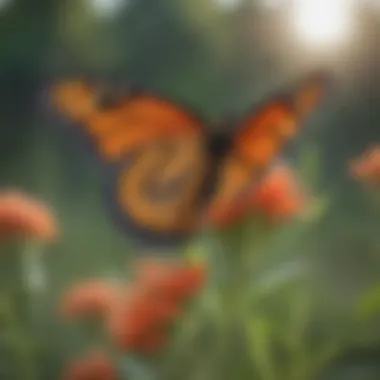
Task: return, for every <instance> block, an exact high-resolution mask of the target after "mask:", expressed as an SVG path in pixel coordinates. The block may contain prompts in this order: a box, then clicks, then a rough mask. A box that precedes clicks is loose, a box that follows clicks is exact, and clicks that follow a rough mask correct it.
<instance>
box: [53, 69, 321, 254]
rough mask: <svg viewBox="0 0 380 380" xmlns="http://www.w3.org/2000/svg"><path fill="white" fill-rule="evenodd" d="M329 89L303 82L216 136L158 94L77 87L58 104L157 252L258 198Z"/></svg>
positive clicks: (316, 76) (123, 217)
mask: <svg viewBox="0 0 380 380" xmlns="http://www.w3.org/2000/svg"><path fill="white" fill-rule="evenodd" d="M328 84H329V80H328V76H327V75H325V74H322V73H313V74H311V75H309V76H307V77H305V78H303V79H302V80H301V81H300V82H299V84H298V85H297V86H296V88H295V89H293V90H292V91H290V92H289V93H288V94H287V95H286V96H273V97H271V98H270V99H268V100H266V101H265V102H263V103H262V104H261V105H260V106H259V107H257V108H255V109H253V110H251V111H249V112H248V113H247V114H246V115H245V116H243V117H242V118H241V120H240V121H239V122H238V123H234V125H233V127H234V129H235V130H234V131H233V132H231V133H230V132H224V133H218V132H212V131H211V130H210V129H209V128H208V125H207V122H205V121H204V120H203V118H201V117H199V116H197V115H196V114H195V113H194V112H192V111H191V110H190V109H189V108H186V107H185V106H183V105H179V104H177V103H176V102H174V101H172V100H171V99H168V98H166V97H164V96H161V95H159V94H156V93H154V92H150V91H148V90H143V89H137V88H133V87H131V88H130V89H129V90H127V91H122V92H121V93H119V94H118V93H117V91H113V90H112V89H111V91H109V90H108V91H107V89H105V87H104V86H102V85H100V84H96V83H91V82H88V81H85V80H81V79H73V80H63V81H61V82H58V83H56V84H55V85H53V86H52V88H51V92H50V95H51V100H52V103H53V105H54V106H55V107H56V108H57V109H58V110H59V111H60V113H61V114H63V115H64V116H65V117H66V118H67V119H68V120H71V121H73V122H75V123H76V124H77V125H79V127H78V128H80V129H81V130H82V131H84V132H85V134H86V136H87V137H88V138H89V139H90V140H91V141H92V142H93V143H94V145H95V147H96V153H97V156H98V157H99V159H100V161H101V162H102V163H104V164H105V165H106V167H107V168H109V169H110V170H107V173H108V176H107V181H106V182H107V185H106V200H107V203H108V205H109V206H110V207H109V208H110V211H111V214H112V216H113V217H114V219H115V220H116V221H118V222H119V223H120V224H121V226H122V227H123V229H124V231H126V232H127V233H129V235H130V236H131V237H132V238H135V239H137V241H138V242H139V243H140V244H142V245H145V246H154V247H156V248H157V247H166V246H171V245H172V244H178V243H180V242H182V241H184V240H185V239H187V238H189V237H191V236H193V235H194V234H195V233H196V232H197V230H198V229H199V228H200V226H201V225H202V223H204V221H205V220H207V219H210V216H213V217H217V215H218V214H220V213H223V212H225V211H226V210H228V209H229V208H231V207H233V206H234V202H236V200H237V199H240V200H241V199H242V197H247V198H248V195H249V189H251V188H252V187H251V186H252V183H254V182H255V181H257V180H258V179H259V178H260V176H261V175H262V174H263V173H264V172H265V170H266V169H267V168H268V166H269V165H270V164H271V163H272V161H273V160H274V158H276V157H277V156H278V155H279V154H280V153H281V151H282V149H283V147H284V145H285V144H286V143H287V142H288V141H289V140H291V139H292V137H294V136H295V135H296V134H297V133H298V132H299V130H300V125H301V123H302V121H303V120H304V118H305V117H306V116H307V115H308V114H309V113H310V112H311V111H313V110H314V109H315V107H316V106H317V105H318V104H319V102H320V101H321V100H322V99H323V98H324V96H325V94H326V92H327V88H328ZM243 199H244V198H243ZM211 219H212V218H211Z"/></svg>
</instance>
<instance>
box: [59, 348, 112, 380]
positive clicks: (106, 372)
mask: <svg viewBox="0 0 380 380" xmlns="http://www.w3.org/2000/svg"><path fill="white" fill-rule="evenodd" d="M118 379H119V376H118V375H117V371H116V369H115V367H114V366H113V365H112V363H111V362H110V360H109V359H108V357H107V356H106V355H105V354H104V353H103V352H102V351H95V352H93V353H91V354H90V355H88V356H87V357H84V358H81V359H79V360H76V361H74V362H73V363H72V364H71V365H69V367H68V368H67V369H66V371H65V373H64V375H63V377H62V380H118Z"/></svg>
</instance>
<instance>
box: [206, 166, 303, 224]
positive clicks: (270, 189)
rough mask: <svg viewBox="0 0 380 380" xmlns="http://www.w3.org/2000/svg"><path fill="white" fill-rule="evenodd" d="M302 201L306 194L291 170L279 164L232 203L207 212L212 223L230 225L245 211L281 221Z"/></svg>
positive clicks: (244, 214)
mask: <svg viewBox="0 0 380 380" xmlns="http://www.w3.org/2000/svg"><path fill="white" fill-rule="evenodd" d="M304 203H305V196H304V194H303V193H302V191H301V189H300V187H299V186H298V184H297V182H296V181H295V178H294V175H293V173H292V171H291V170H290V169H289V168H288V167H286V166H284V165H278V166H277V167H274V168H273V169H272V170H271V171H269V172H268V174H267V175H266V176H264V177H263V178H262V179H261V181H260V182H259V183H258V184H257V185H256V186H255V187H253V188H252V191H251V193H250V194H249V195H248V196H243V197H241V198H240V199H238V200H236V201H235V202H234V203H233V204H230V205H228V206H226V207H225V208H223V209H220V210H218V212H217V213H213V214H212V215H210V218H211V222H212V223H213V225H215V226H216V227H219V228H224V227H229V226H230V225H232V224H233V223H236V222H238V221H239V220H243V219H244V217H246V216H247V215H248V214H253V213H260V214H262V215H263V216H264V217H265V218H267V219H268V220H269V221H284V220H287V219H289V218H291V217H293V216H294V215H295V214H297V213H298V212H299V211H300V210H301V208H302V207H303V205H304Z"/></svg>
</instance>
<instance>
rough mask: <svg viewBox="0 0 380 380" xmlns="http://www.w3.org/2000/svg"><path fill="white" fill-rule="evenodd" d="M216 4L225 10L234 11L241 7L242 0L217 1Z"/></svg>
mask: <svg viewBox="0 0 380 380" xmlns="http://www.w3.org/2000/svg"><path fill="white" fill-rule="evenodd" d="M215 2H216V3H217V4H218V5H219V6H221V7H223V8H226V9H233V8H235V7H236V6H237V5H239V3H240V0H215Z"/></svg>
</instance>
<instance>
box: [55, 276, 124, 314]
mask: <svg viewBox="0 0 380 380" xmlns="http://www.w3.org/2000/svg"><path fill="white" fill-rule="evenodd" d="M118 301H119V300H118V289H115V287H113V286H111V285H109V284H107V283H106V282H103V281H100V280H93V281H86V282H83V283H80V284H78V285H74V286H73V287H72V288H71V289H69V290H68V291H67V292H66V293H65V294H64V296H63V298H62V300H61V314H62V315H63V316H64V317H81V316H89V315H100V316H108V314H109V313H110V311H111V310H112V308H113V307H114V306H115V304H116V303H117V302H118Z"/></svg>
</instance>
